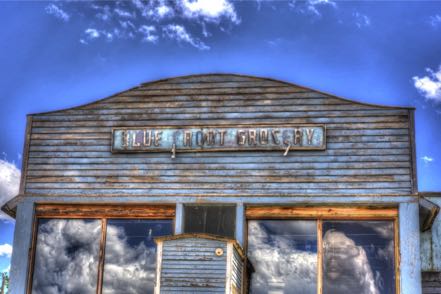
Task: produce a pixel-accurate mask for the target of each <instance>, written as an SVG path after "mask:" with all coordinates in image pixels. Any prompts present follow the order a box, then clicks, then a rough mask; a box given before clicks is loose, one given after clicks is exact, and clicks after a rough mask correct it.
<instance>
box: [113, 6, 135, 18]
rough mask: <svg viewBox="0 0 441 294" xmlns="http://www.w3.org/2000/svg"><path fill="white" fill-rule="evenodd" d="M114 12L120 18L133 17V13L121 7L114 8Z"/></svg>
mask: <svg viewBox="0 0 441 294" xmlns="http://www.w3.org/2000/svg"><path fill="white" fill-rule="evenodd" d="M114 11H115V14H116V15H118V16H120V17H122V18H134V17H135V15H134V14H133V13H130V12H128V11H126V10H124V9H121V8H115V10H114Z"/></svg>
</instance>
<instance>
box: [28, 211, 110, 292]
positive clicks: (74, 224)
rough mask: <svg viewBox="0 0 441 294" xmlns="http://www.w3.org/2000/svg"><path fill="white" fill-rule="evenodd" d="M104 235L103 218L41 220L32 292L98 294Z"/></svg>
mask: <svg viewBox="0 0 441 294" xmlns="http://www.w3.org/2000/svg"><path fill="white" fill-rule="evenodd" d="M100 238H101V221H100V220H66V219H50V220H46V219H40V220H39V224H38V235H37V247H36V252H35V264H34V272H33V273H34V274H33V282H32V293H33V294H40V293H41V294H64V293H70V294H76V293H78V294H79V293H81V294H87V293H96V283H97V271H98V252H99V245H100Z"/></svg>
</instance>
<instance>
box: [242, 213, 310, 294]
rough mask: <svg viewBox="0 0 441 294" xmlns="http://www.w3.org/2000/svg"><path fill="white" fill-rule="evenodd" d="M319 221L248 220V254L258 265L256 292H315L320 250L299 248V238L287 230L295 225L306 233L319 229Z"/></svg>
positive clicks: (257, 293) (255, 274) (296, 228)
mask: <svg viewBox="0 0 441 294" xmlns="http://www.w3.org/2000/svg"><path fill="white" fill-rule="evenodd" d="M316 226H317V225H316V223H315V222H285V223H283V226H282V224H280V223H278V221H274V222H266V223H265V225H262V224H261V223H260V222H259V221H250V222H249V223H248V230H249V231H248V244H249V245H248V252H249V253H248V257H249V259H250V261H251V263H252V264H253V265H254V268H255V272H254V273H253V275H252V283H251V284H252V292H253V293H256V294H264V293H287V292H289V290H290V289H294V288H295V289H296V290H297V292H298V293H312V292H314V291H315V288H316V283H315V281H316V277H317V263H316V262H317V253H316V252H313V251H312V248H311V251H304V250H300V249H296V248H295V246H293V243H294V242H295V240H293V239H292V238H291V235H290V234H289V233H287V232H291V229H293V230H294V231H297V232H298V233H299V234H302V235H303V236H306V235H308V234H310V233H311V229H312V230H315V228H316Z"/></svg>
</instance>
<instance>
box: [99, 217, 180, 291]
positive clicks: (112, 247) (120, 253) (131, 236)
mask: <svg viewBox="0 0 441 294" xmlns="http://www.w3.org/2000/svg"><path fill="white" fill-rule="evenodd" d="M172 224H173V221H172V220H134V219H133V220H126V219H114V220H108V222H107V235H106V251H105V263H104V283H103V293H105V294H111V293H112V294H113V293H124V294H126V293H127V294H135V293H143V294H146V293H153V290H154V282H155V270H156V244H155V241H154V237H157V236H164V235H171V234H172V233H173V225H172Z"/></svg>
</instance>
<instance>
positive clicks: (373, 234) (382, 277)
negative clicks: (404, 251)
mask: <svg viewBox="0 0 441 294" xmlns="http://www.w3.org/2000/svg"><path fill="white" fill-rule="evenodd" d="M323 246H324V251H323V252H324V256H323V273H324V276H323V293H324V294H346V293H347V294H352V293H359V294H392V293H395V270H394V248H395V247H394V226H393V222H392V221H325V222H323Z"/></svg>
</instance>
